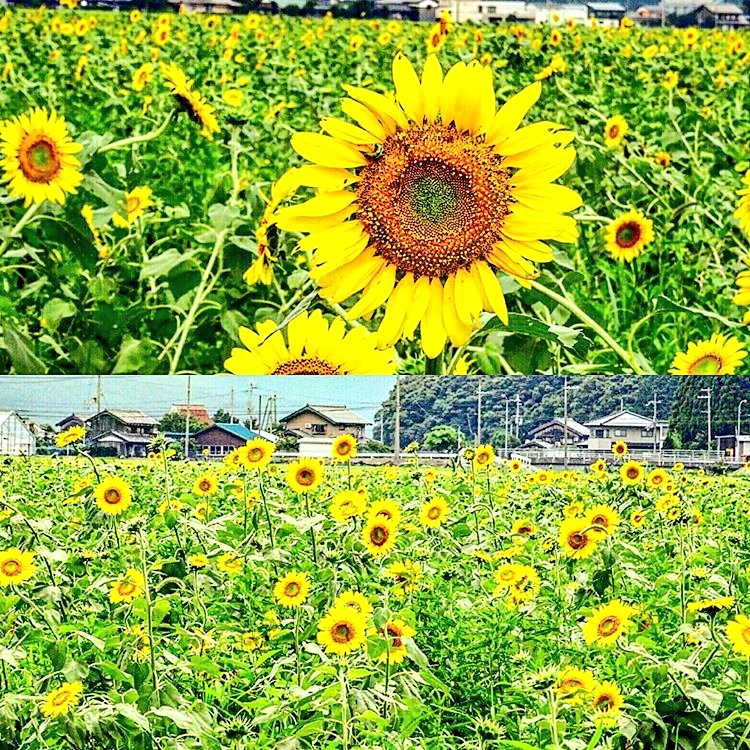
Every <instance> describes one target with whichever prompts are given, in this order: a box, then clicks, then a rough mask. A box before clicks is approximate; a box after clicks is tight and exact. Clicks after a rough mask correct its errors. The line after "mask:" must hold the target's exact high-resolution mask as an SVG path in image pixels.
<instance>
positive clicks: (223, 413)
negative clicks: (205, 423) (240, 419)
mask: <svg viewBox="0 0 750 750" xmlns="http://www.w3.org/2000/svg"><path fill="white" fill-rule="evenodd" d="M231 421H232V415H231V414H230V413H229V412H228V411H227V410H226V409H217V410H216V414H214V422H223V423H224V424H226V423H228V422H231Z"/></svg>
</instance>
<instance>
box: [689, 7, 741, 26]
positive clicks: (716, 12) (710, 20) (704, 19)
mask: <svg viewBox="0 0 750 750" xmlns="http://www.w3.org/2000/svg"><path fill="white" fill-rule="evenodd" d="M694 18H695V23H696V25H697V26H702V27H703V28H708V29H733V28H736V27H737V26H744V25H745V19H744V17H743V10H742V8H740V7H738V6H736V5H733V4H731V3H705V4H704V5H701V6H700V7H699V8H697V9H696V10H695V12H694Z"/></svg>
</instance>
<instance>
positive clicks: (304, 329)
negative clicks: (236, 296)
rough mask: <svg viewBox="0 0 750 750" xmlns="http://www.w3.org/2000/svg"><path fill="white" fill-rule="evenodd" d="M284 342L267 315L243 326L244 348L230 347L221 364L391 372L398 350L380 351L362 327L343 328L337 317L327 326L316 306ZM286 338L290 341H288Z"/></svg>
mask: <svg viewBox="0 0 750 750" xmlns="http://www.w3.org/2000/svg"><path fill="white" fill-rule="evenodd" d="M286 332H287V341H285V340H284V336H283V334H282V333H281V331H279V330H278V327H277V325H276V323H274V322H273V321H271V320H266V321H263V322H262V323H258V324H257V325H256V330H255V331H252V330H251V329H249V328H245V327H244V326H241V327H240V329H239V335H240V341H241V342H242V343H243V344H244V345H245V347H247V348H246V349H232V356H231V357H230V358H229V359H227V361H226V362H225V363H224V366H225V367H226V369H227V370H228V371H229V372H231V373H234V374H235V375H391V374H393V373H394V372H395V371H396V361H395V356H396V352H395V350H394V349H392V348H387V349H384V350H382V351H381V350H378V348H377V337H376V335H375V334H373V333H370V332H369V331H368V330H367V329H366V328H365V327H364V326H356V327H354V328H352V329H350V330H349V331H346V324H345V323H344V321H343V320H342V319H341V318H336V319H335V320H334V321H333V322H332V323H331V324H330V326H329V324H328V321H326V319H325V318H324V317H323V314H322V313H321V312H320V310H314V311H313V312H312V313H307V312H303V313H300V314H299V315H297V316H296V317H295V318H293V319H292V320H291V321H290V322H289V324H288V325H287V328H286ZM287 342H288V343H287Z"/></svg>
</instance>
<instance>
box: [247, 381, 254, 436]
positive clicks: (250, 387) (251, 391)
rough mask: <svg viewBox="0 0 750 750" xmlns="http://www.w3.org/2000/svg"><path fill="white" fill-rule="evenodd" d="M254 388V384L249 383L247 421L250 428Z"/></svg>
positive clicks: (251, 424)
mask: <svg viewBox="0 0 750 750" xmlns="http://www.w3.org/2000/svg"><path fill="white" fill-rule="evenodd" d="M254 390H255V384H254V383H250V385H249V386H248V387H247V421H248V422H249V423H250V428H251V429H252V426H253V391H254Z"/></svg>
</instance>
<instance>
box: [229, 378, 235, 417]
mask: <svg viewBox="0 0 750 750" xmlns="http://www.w3.org/2000/svg"><path fill="white" fill-rule="evenodd" d="M229 424H234V386H232V388H231V390H230V391H229Z"/></svg>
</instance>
